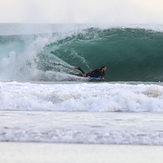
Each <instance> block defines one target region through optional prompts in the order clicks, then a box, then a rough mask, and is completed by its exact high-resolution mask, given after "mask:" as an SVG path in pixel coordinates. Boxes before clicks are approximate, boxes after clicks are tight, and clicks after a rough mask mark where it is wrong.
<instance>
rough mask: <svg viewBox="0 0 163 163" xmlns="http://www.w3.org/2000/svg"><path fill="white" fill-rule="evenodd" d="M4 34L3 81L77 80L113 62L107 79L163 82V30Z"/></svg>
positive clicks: (1, 76) (117, 29) (1, 73)
mask: <svg viewBox="0 0 163 163" xmlns="http://www.w3.org/2000/svg"><path fill="white" fill-rule="evenodd" d="M0 37H1V39H0V40H1V45H0V49H1V52H0V53H1V56H0V63H1V65H0V67H1V70H0V80H26V81H27V80H50V81H56V80H61V79H62V80H64V81H65V80H77V77H74V76H73V74H74V73H76V72H74V71H73V70H72V68H73V67H81V68H83V69H84V70H85V71H86V72H89V71H91V70H93V69H96V68H100V67H101V66H107V68H108V69H107V72H106V76H105V79H106V81H153V82H155V81H163V75H162V70H163V64H162V61H163V33H162V32H158V31H153V30H146V29H141V28H108V29H99V28H87V29H82V30H75V31H70V32H67V33H66V32H64V33H63V32H54V33H51V34H50V33H44V34H35V35H34V34H33V35H8V36H6V35H5V36H3V35H2V36H0Z"/></svg>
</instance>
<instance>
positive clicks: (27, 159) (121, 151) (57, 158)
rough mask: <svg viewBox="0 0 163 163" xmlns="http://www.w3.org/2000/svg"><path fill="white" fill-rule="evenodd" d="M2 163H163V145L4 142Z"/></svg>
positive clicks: (0, 158) (1, 154) (1, 148)
mask: <svg viewBox="0 0 163 163" xmlns="http://www.w3.org/2000/svg"><path fill="white" fill-rule="evenodd" d="M0 162H1V163H36V162H39V163H86V162H88V163H162V162H163V146H140V145H139V146H138V145H136V146H134V145H101V144H100V145H99V144H98V145H96V144H95V145H93V144H53V143H11V142H1V143H0Z"/></svg>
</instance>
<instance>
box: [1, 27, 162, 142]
mask: <svg viewBox="0 0 163 163" xmlns="http://www.w3.org/2000/svg"><path fill="white" fill-rule="evenodd" d="M0 31H1V33H0V104H1V105H0V118H1V124H0V141H1V142H3V141H9V142H49V143H84V144H89V143H91V144H134V145H135V144H137V145H163V128H162V126H163V125H162V124H163V119H162V113H163V83H162V69H163V64H162V59H163V56H162V54H163V33H162V31H163V28H162V26H159V25H157V26H154V27H153V26H152V27H151V26H148V25H142V26H140V25H130V26H126V27H115V26H97V25H41V24H40V25H33V26H32V27H31V26H30V25H23V24H0ZM103 65H105V66H107V71H106V75H105V81H89V80H88V79H86V78H80V77H78V76H75V75H74V74H75V73H79V72H77V71H74V70H73V68H74V67H79V66H80V67H82V68H83V69H84V70H85V71H86V72H89V71H91V70H93V69H96V68H100V67H101V66H103Z"/></svg>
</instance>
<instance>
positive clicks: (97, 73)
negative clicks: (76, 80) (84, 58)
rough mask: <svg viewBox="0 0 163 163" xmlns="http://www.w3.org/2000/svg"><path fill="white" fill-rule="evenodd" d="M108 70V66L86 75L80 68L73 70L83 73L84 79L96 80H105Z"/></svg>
mask: <svg viewBox="0 0 163 163" xmlns="http://www.w3.org/2000/svg"><path fill="white" fill-rule="evenodd" d="M106 69H107V68H106V66H102V67H101V68H100V69H95V70H93V71H91V72H88V73H85V72H84V71H83V70H82V69H81V68H80V67H78V68H74V69H73V70H79V71H81V72H82V74H81V76H82V77H95V78H101V79H102V80H104V76H105V71H106Z"/></svg>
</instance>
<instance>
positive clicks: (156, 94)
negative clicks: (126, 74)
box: [0, 82, 163, 112]
mask: <svg viewBox="0 0 163 163" xmlns="http://www.w3.org/2000/svg"><path fill="white" fill-rule="evenodd" d="M0 90H1V91H0V103H1V105H0V110H52V111H85V112H163V87H162V86H159V85H144V84H138V85H131V84H111V83H100V84H92V83H90V84H89V83H76V84H33V83H18V82H1V83H0Z"/></svg>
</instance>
